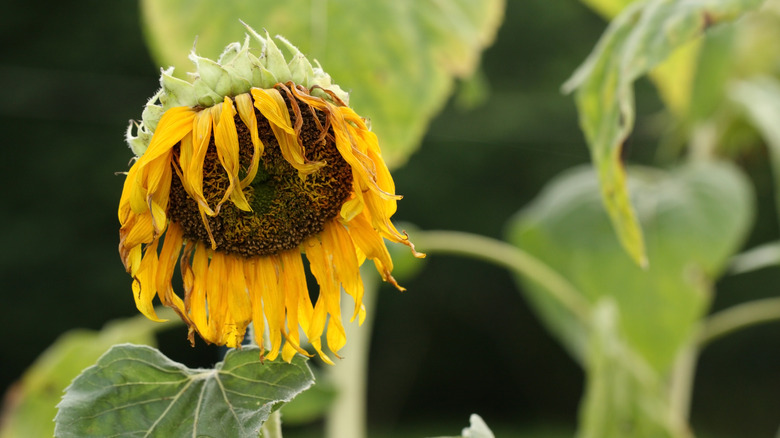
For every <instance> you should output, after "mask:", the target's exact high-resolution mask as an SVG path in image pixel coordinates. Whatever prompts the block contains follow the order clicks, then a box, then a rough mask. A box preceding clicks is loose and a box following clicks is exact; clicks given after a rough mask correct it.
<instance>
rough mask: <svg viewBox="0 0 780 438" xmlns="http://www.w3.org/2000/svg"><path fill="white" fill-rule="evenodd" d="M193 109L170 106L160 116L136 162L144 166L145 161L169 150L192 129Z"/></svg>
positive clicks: (149, 160) (151, 159)
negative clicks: (150, 138) (147, 143)
mask: <svg viewBox="0 0 780 438" xmlns="http://www.w3.org/2000/svg"><path fill="white" fill-rule="evenodd" d="M193 118H195V110H193V109H192V108H189V107H184V106H178V107H174V108H170V109H169V110H167V111H165V113H164V114H163V115H162V117H161V118H160V121H159V122H158V123H157V128H156V129H155V130H154V135H153V136H152V140H151V142H149V147H147V148H146V152H144V154H143V155H141V157H140V158H139V159H138V164H139V165H140V166H141V167H144V166H145V165H146V164H147V163H149V162H151V161H154V160H155V159H156V158H158V157H160V156H161V155H163V154H165V153H166V152H168V151H170V150H171V148H172V147H173V146H175V145H176V143H178V142H179V141H180V140H181V139H182V138H184V136H185V135H187V134H188V133H190V132H191V131H192V119H193Z"/></svg>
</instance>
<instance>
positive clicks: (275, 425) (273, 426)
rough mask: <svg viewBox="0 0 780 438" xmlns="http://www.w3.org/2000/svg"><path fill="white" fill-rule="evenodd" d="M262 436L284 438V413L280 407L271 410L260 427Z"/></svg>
mask: <svg viewBox="0 0 780 438" xmlns="http://www.w3.org/2000/svg"><path fill="white" fill-rule="evenodd" d="M260 436H261V437H262V438H282V414H281V413H280V411H279V410H278V409H277V410H275V411H273V412H271V415H269V416H268V419H267V420H265V423H263V427H262V428H260Z"/></svg>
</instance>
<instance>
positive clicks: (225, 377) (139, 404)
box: [55, 344, 314, 438]
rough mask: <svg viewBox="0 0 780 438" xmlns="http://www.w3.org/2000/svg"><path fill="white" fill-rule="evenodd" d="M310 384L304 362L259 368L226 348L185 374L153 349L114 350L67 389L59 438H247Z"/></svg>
mask: <svg viewBox="0 0 780 438" xmlns="http://www.w3.org/2000/svg"><path fill="white" fill-rule="evenodd" d="M313 382H314V378H313V376H312V373H311V370H309V367H308V366H307V364H306V360H305V359H304V358H303V357H302V356H296V357H295V358H294V359H293V361H292V363H290V364H288V363H286V362H282V361H274V362H270V361H268V362H265V363H261V362H260V350H259V349H258V348H245V349H243V350H230V351H229V352H228V354H227V355H226V356H225V360H224V361H223V362H220V363H218V364H217V365H216V366H215V368H214V369H189V368H187V367H185V366H184V365H181V364H179V363H176V362H173V361H171V360H170V359H168V358H167V357H165V356H163V355H162V354H161V353H160V352H159V351H157V350H156V349H154V348H150V347H145V346H137V345H129V344H125V345H119V346H115V347H113V348H112V349H111V350H109V351H108V352H107V353H106V354H105V355H103V356H102V357H101V358H100V359H99V360H98V362H97V364H96V365H95V366H93V367H90V368H89V369H87V370H85V371H84V372H83V373H82V374H81V375H80V376H79V377H77V378H76V380H74V381H73V384H72V385H71V386H70V387H69V388H68V390H67V392H66V394H65V396H64V397H63V399H62V403H60V405H59V413H58V414H57V417H56V422H57V425H56V428H55V436H56V437H74V438H75V437H86V436H113V437H165V438H174V437H214V438H217V437H242V438H243V437H247V438H248V437H251V438H257V436H258V435H259V433H260V428H261V427H262V425H263V422H265V420H266V419H267V418H268V415H269V414H270V413H271V412H272V411H274V410H276V409H278V408H279V407H281V405H282V404H284V403H285V402H288V401H290V400H291V399H292V398H293V397H295V396H296V395H297V394H298V393H300V392H301V391H304V390H306V389H307V388H308V387H309V386H311V385H312V383H313Z"/></svg>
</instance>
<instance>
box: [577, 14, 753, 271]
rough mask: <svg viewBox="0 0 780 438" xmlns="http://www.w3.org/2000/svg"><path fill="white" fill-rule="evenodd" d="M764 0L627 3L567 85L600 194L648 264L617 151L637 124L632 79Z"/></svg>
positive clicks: (626, 243)
mask: <svg viewBox="0 0 780 438" xmlns="http://www.w3.org/2000/svg"><path fill="white" fill-rule="evenodd" d="M763 2H764V0H698V1H687V0H648V1H641V2H636V3H631V4H629V5H628V6H627V7H626V8H625V9H624V10H623V11H622V12H621V13H620V14H619V15H618V16H617V17H616V18H615V19H614V20H613V21H612V23H611V24H610V26H609V28H608V29H607V30H606V31H605V33H604V35H603V36H602V38H601V40H600V41H599V42H598V44H597V45H596V48H595V49H594V51H593V53H591V55H590V56H589V57H588V59H587V60H585V62H584V63H583V64H582V65H581V66H580V67H579V69H577V71H576V72H575V73H574V74H573V75H572V77H571V78H570V79H569V80H568V81H567V82H566V83H565V84H564V86H563V88H564V91H567V92H570V91H574V90H576V91H577V92H576V102H577V107H578V110H579V114H580V125H581V127H582V130H583V131H584V133H585V139H586V141H587V143H588V147H589V148H590V151H591V157H592V159H593V162H594V165H595V167H596V169H597V171H598V176H599V181H600V183H601V194H602V199H603V202H604V204H605V207H606V209H607V212H608V213H609V216H610V219H611V221H612V224H613V226H614V228H615V231H616V233H617V235H618V239H619V240H620V242H621V245H622V246H623V248H624V249H625V250H626V251H627V252H628V254H629V255H630V256H631V258H632V259H633V260H634V261H635V262H636V263H637V264H639V265H640V266H645V265H646V264H647V256H646V254H645V243H644V238H643V237H642V230H641V228H640V226H639V222H638V221H637V218H636V214H635V212H634V209H633V206H632V205H631V202H630V200H629V193H628V188H627V187H626V173H625V169H624V167H623V163H622V162H621V158H620V152H621V149H622V146H623V142H624V141H625V140H626V138H627V137H628V135H629V134H630V132H631V130H632V129H633V126H634V117H635V109H634V94H633V88H632V84H633V82H634V81H635V80H636V79H637V78H639V77H640V76H642V75H644V74H645V73H647V72H648V71H649V70H650V69H651V68H653V67H654V66H656V65H658V64H659V63H660V62H662V61H663V60H665V59H666V58H667V57H669V55H670V54H671V53H672V52H673V51H674V50H675V49H676V48H678V47H680V46H682V45H683V44H685V43H687V42H689V41H691V40H693V39H694V38H696V37H697V36H699V35H701V34H702V33H703V32H704V31H705V30H706V29H707V28H709V27H710V26H712V25H714V24H716V23H720V22H724V21H729V20H734V19H736V18H738V17H740V16H741V15H743V14H744V13H745V12H747V11H750V10H753V9H755V8H757V7H758V6H760V5H761V4H762V3H763Z"/></svg>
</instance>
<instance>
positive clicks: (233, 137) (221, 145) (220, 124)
mask: <svg viewBox="0 0 780 438" xmlns="http://www.w3.org/2000/svg"><path fill="white" fill-rule="evenodd" d="M221 107H222V110H221V112H220V115H219V118H218V119H214V126H215V128H214V144H215V145H216V147H217V156H218V157H219V161H220V163H222V167H223V168H224V169H225V172H227V175H228V180H229V181H230V183H229V185H228V188H227V191H226V192H225V196H224V197H223V198H222V200H221V201H219V203H218V204H217V207H216V209H215V211H219V208H220V207H221V206H222V204H223V203H224V202H225V201H226V200H227V199H228V198H230V200H231V201H232V202H233V204H235V205H236V207H238V208H239V209H241V210H244V211H251V210H252V208H251V207H250V206H249V203H248V202H247V200H246V197H245V196H244V192H243V191H242V190H241V187H240V186H239V180H238V170H239V158H238V133H237V132H236V124H235V121H234V120H233V116H235V114H236V110H235V109H234V108H233V102H232V101H231V100H230V98H229V97H227V96H225V100H224V101H223V102H222V106H221ZM214 113H215V112H212V117H213V116H214V115H215V114H214Z"/></svg>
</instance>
